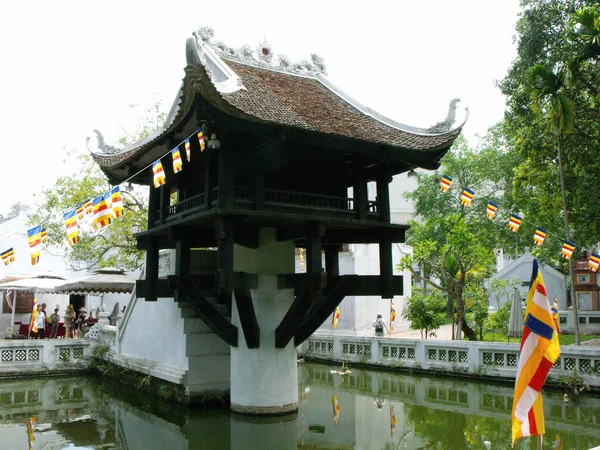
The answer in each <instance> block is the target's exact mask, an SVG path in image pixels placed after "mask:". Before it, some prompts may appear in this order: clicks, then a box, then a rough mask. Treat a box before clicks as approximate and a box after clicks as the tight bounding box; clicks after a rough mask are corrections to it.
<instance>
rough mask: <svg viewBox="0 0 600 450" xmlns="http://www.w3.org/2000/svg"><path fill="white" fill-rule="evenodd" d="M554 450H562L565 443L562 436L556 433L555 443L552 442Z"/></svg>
mask: <svg viewBox="0 0 600 450" xmlns="http://www.w3.org/2000/svg"><path fill="white" fill-rule="evenodd" d="M552 445H553V447H552V449H553V450H562V448H563V441H562V439H561V438H560V435H559V434H558V433H556V440H555V441H554V442H552Z"/></svg>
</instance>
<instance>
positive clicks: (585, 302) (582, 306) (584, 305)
mask: <svg viewBox="0 0 600 450" xmlns="http://www.w3.org/2000/svg"><path fill="white" fill-rule="evenodd" d="M575 295H577V302H578V305H579V311H590V310H591V309H592V294H591V293H590V292H577V293H576V294H575Z"/></svg>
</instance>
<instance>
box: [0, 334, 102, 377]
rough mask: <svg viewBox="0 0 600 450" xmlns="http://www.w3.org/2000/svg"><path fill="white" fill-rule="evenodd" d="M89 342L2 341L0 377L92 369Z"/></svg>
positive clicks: (58, 340)
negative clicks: (89, 361) (89, 365)
mask: <svg viewBox="0 0 600 450" xmlns="http://www.w3.org/2000/svg"><path fill="white" fill-rule="evenodd" d="M92 344H93V343H92V342H90V341H89V340H88V339H19V340H1V341H0V377H3V376H10V377H14V376H15V375H29V374H36V373H48V372H61V373H62V372H71V371H81V370H85V369H87V368H88V360H87V358H88V357H89V356H90V355H91V351H92V347H93V345H92Z"/></svg>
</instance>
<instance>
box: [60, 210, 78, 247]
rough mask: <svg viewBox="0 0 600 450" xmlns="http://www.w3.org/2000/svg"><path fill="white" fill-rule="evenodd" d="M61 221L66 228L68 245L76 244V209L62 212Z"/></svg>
mask: <svg viewBox="0 0 600 450" xmlns="http://www.w3.org/2000/svg"><path fill="white" fill-rule="evenodd" d="M63 221H64V222H65V228H66V229H67V242H68V243H69V245H70V246H73V245H75V244H77V239H78V237H79V225H78V224H77V210H75V209H72V210H70V211H67V212H66V213H64V214H63Z"/></svg>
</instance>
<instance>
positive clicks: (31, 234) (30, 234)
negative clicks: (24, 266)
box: [27, 225, 42, 266]
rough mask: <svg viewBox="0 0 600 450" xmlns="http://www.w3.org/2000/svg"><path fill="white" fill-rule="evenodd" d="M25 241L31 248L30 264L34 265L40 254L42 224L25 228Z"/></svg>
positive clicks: (38, 260)
mask: <svg viewBox="0 0 600 450" xmlns="http://www.w3.org/2000/svg"><path fill="white" fill-rule="evenodd" d="M27 241H28V242H29V248H30V249H31V265H32V266H35V265H36V264H37V263H38V262H40V254H41V252H42V226H41V225H38V226H37V227H33V228H30V229H29V230H27Z"/></svg>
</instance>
